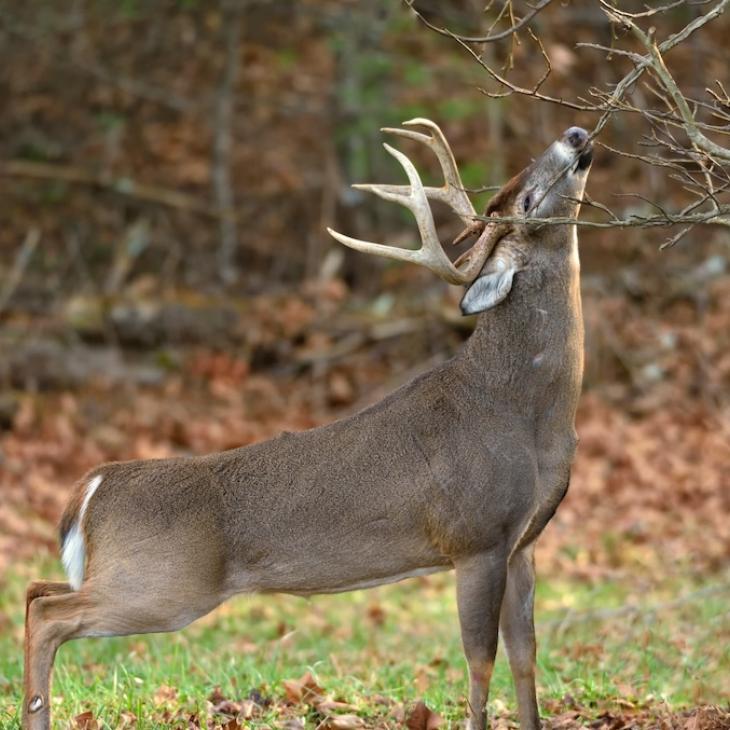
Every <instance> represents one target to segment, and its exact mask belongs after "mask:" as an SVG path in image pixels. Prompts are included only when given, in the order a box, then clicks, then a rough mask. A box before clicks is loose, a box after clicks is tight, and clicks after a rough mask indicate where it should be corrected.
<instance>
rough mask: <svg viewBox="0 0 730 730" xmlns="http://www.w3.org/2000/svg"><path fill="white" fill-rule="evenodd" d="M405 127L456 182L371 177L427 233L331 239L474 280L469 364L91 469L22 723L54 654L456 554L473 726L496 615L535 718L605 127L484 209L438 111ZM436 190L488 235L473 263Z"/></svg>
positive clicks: (45, 701)
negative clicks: (442, 238) (231, 441)
mask: <svg viewBox="0 0 730 730" xmlns="http://www.w3.org/2000/svg"><path fill="white" fill-rule="evenodd" d="M406 125H407V126H409V127H414V126H417V127H420V128H421V129H423V130H425V132H421V131H415V130H413V129H388V130H385V131H388V132H391V133H393V134H396V135H398V136H400V137H404V138H407V139H410V140H415V141H417V142H420V143H423V144H425V145H427V146H428V147H429V148H431V149H432V150H433V151H434V152H435V154H436V156H437V157H438V160H439V161H440V163H441V167H442V169H443V174H444V178H445V184H444V186H443V187H438V188H433V187H424V186H423V185H422V183H421V180H420V178H419V176H418V173H417V172H416V169H415V167H414V166H413V164H412V163H411V162H410V161H409V160H408V158H407V157H406V156H405V155H404V154H403V153H401V152H399V151H398V150H396V149H393V148H392V147H390V146H388V145H386V149H387V150H388V152H389V153H390V154H391V155H393V156H394V157H395V158H396V159H397V160H398V161H399V162H400V163H401V164H402V166H403V168H404V169H405V171H406V173H407V176H408V179H409V185H366V186H360V187H362V188H365V189H367V190H370V191H372V192H374V193H376V194H378V195H380V196H381V197H383V198H385V199H387V200H390V201H394V202H397V203H400V204H402V205H405V206H406V207H407V208H409V209H410V210H411V211H412V212H413V214H414V215H415V218H416V221H417V224H418V228H419V231H420V235H421V239H422V246H421V248H420V249H419V250H404V249H399V248H391V247H389V246H384V245H381V244H376V243H369V242H366V241H360V240H356V239H353V238H349V237H347V236H344V235H341V234H339V233H336V232H334V231H330V233H331V234H332V235H333V236H334V237H335V238H336V239H337V240H338V241H340V242H341V243H343V244H345V245H347V246H350V247H352V248H355V249H358V250H360V251H364V252H366V253H372V254H376V255H380V256H388V257H390V258H396V259H400V260H403V261H411V262H414V263H418V264H422V265H424V266H426V267H428V268H429V269H431V270H432V271H433V272H434V273H436V274H437V275H439V276H440V277H442V278H443V279H445V280H446V281H448V282H450V283H452V284H461V285H465V286H466V287H467V288H466V292H465V294H464V296H463V299H462V301H461V309H462V311H463V312H464V313H465V314H472V313H479V317H478V319H477V323H476V327H475V331H474V333H473V335H472V336H471V338H470V339H469V340H468V341H467V343H466V345H465V346H464V347H463V349H462V350H461V351H460V352H459V354H457V355H456V356H455V357H454V358H453V359H451V360H449V361H448V362H446V363H444V364H442V365H439V366H437V367H435V368H434V369H432V370H431V371H429V372H427V373H426V374H425V375H422V376H420V377H417V378H416V379H414V380H413V381H411V382H410V383H408V384H407V385H405V386H404V387H402V388H400V389H399V390H396V391H395V392H394V393H392V394H391V395H389V396H388V397H386V398H385V399H384V400H382V401H380V402H379V403H377V404H376V405H374V406H372V407H370V408H367V409H365V410H363V411H361V412H359V413H357V414H355V415H353V416H351V417H349V418H345V419H343V420H340V421H336V422H334V423H331V424H330V425H327V426H323V427H321V428H315V429H312V430H309V431H304V432H301V433H284V434H282V435H281V436H279V437H278V438H275V439H273V440H270V441H266V442H264V443H259V444H255V445H252V446H247V447H245V448H240V449H234V450H231V451H225V452H223V453H219V454H213V455H209V456H200V457H191V458H171V459H159V460H158V459H155V460H145V461H130V462H124V463H112V464H104V465H102V466H100V467H98V468H97V469H94V470H92V471H91V472H89V473H88V474H87V475H86V476H85V477H84V478H83V479H82V480H81V481H80V482H79V483H78V485H77V487H76V489H75V492H74V493H73V496H72V498H71V500H70V503H69V505H68V507H67V509H66V511H65V514H64V515H63V518H62V521H61V553H62V561H63V564H64V566H65V569H66V572H67V574H68V583H46V582H35V583H32V584H31V585H30V587H29V589H28V594H27V604H26V605H27V610H26V623H25V680H24V681H25V687H24V689H25V699H24V702H23V727H24V728H28V729H30V730H44V729H46V728H49V726H50V710H51V701H50V697H49V688H50V678H51V671H52V666H53V661H54V657H55V654H56V650H57V649H58V647H59V646H60V645H61V644H63V643H64V642H66V641H69V640H70V639H75V638H79V637H85V636H114V635H124V634H136V633H147V632H159V631H174V630H177V629H180V628H182V627H183V626H185V625H187V624H189V623H190V622H191V621H193V620H195V619H196V618H198V617H200V616H203V615H204V614H206V613H208V612H209V611H211V610H212V609H213V608H215V607H216V606H218V605H219V604H220V603H221V602H222V601H225V600H226V599H227V598H229V597H230V596H232V595H234V594H237V593H246V592H262V593H273V592H283V593H292V594H299V595H309V594H315V593H335V592H339V591H350V590H355V589H360V588H368V587H370V586H376V585H380V584H383V583H390V582H393V581H398V580H401V579H403V578H407V577H409V576H416V575H424V574H427V573H433V572H435V571H442V570H449V569H452V568H453V569H454V570H455V573H456V593H457V602H458V614H459V621H460V624H461V633H462V641H463V646H464V652H465V655H466V660H467V664H468V674H469V695H468V711H469V713H468V714H469V719H468V721H467V725H468V728H469V729H470V730H482V729H483V728H485V727H486V722H487V718H486V705H487V695H488V689H489V681H490V676H491V673H492V666H493V663H494V658H495V652H496V649H497V635H498V629H499V628H501V630H502V633H503V637H504V641H505V644H506V648H507V652H508V656H509V661H510V665H511V670H512V673H513V676H514V682H515V686H516V692H517V699H518V709H519V718H520V724H521V727H522V728H530V729H534V728H538V727H539V725H540V719H539V714H538V706H537V700H536V696H535V631H534V622H533V595H534V586H535V571H534V561H533V548H534V545H535V541H536V539H537V537H538V536H539V535H540V533H541V532H542V530H543V528H544V527H545V525H546V524H547V522H548V521H549V520H550V518H551V517H552V515H553V513H554V512H555V510H556V508H557V506H558V504H559V503H560V501H561V500H562V499H563V496H564V495H565V492H566V490H567V488H568V480H569V473H570V466H571V461H572V459H573V453H574V450H575V447H576V443H577V439H576V434H575V429H574V417H575V411H576V405H577V402H578V396H579V391H580V388H581V378H582V370H583V325H582V319H581V301H580V288H579V262H578V248H577V237H576V230H575V225H574V223H573V222H572V221H574V220H575V218H576V216H577V214H578V210H579V206H580V202H579V201H580V199H581V197H582V193H583V189H584V186H585V181H586V177H587V174H588V170H589V167H590V164H591V158H592V148H591V142H590V139H589V136H588V134H587V133H586V132H585V131H584V130H582V129H580V128H577V127H572V128H570V129H568V130H567V131H566V132H565V133H564V134H563V135H562V136H561V137H560V138H559V139H558V140H556V141H555V142H553V143H552V144H551V145H550V147H548V149H547V150H546V151H545V152H544V153H543V154H542V155H541V156H540V157H539V158H537V159H536V160H535V161H534V162H533V163H532V164H530V165H529V166H528V167H527V168H525V170H523V171H522V172H521V173H520V174H519V175H517V176H516V177H514V178H513V179H512V180H510V181H509V182H508V183H507V184H506V185H505V186H504V187H503V188H502V189H501V190H500V191H499V192H498V193H497V194H496V196H495V197H494V198H493V199H492V201H491V202H490V204H489V207H488V208H487V211H486V216H484V217H483V218H479V217H478V216H476V214H475V212H474V209H473V207H472V205H471V203H470V202H469V198H468V196H467V194H466V192H465V190H464V187H463V185H462V184H461V180H460V178H459V173H458V170H457V167H456V163H455V161H454V158H453V155H452V153H451V150H450V148H449V146H448V143H447V142H446V139H445V138H444V136H443V134H442V133H441V130H440V129H439V128H438V127H437V126H436V125H435V124H434V123H433V122H431V121H429V120H426V119H414V120H412V121H411V122H407V123H406ZM429 199H432V200H439V201H442V202H444V203H447V204H448V205H449V206H450V207H451V208H452V210H453V211H454V212H455V213H456V214H457V215H458V216H459V217H460V218H461V220H462V221H463V222H464V224H465V225H466V234H474V235H475V236H476V237H477V240H476V242H475V243H474V245H473V246H472V247H471V248H470V250H469V251H468V252H467V254H466V255H464V256H462V257H461V258H460V259H459V260H457V262H456V263H452V262H451V261H450V259H449V257H448V256H447V255H446V254H445V253H444V250H443V249H442V247H441V245H440V243H439V240H438V237H437V234H436V228H435V225H434V220H433V216H432V212H431V209H430V206H429ZM548 218H559V219H562V221H563V222H562V223H561V224H559V225H552V224H551V225H547V224H546V223H544V222H543V221H544V220H545V219H548ZM504 219H507V220H504ZM566 221H567V222H566ZM466 234H465V235H466ZM463 237H464V236H461V237H460V238H463Z"/></svg>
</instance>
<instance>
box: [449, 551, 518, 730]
mask: <svg viewBox="0 0 730 730" xmlns="http://www.w3.org/2000/svg"><path fill="white" fill-rule="evenodd" d="M455 567H456V599H457V603H458V608H459V622H460V624H461V638H462V642H463V644H464V653H465V654H466V661H467V664H468V666H469V719H468V721H467V730H485V728H486V727H487V699H488V696H489V682H490V680H491V678H492V669H493V668H494V657H495V655H496V653H497V639H498V635H499V611H500V607H501V605H502V597H503V595H504V586H505V580H506V573H507V558H506V555H505V551H504V550H502V549H494V550H491V551H489V552H487V553H481V554H479V555H475V556H472V557H469V558H464V559H461V560H459V561H458V562H456V564H455Z"/></svg>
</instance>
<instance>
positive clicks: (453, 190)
mask: <svg viewBox="0 0 730 730" xmlns="http://www.w3.org/2000/svg"><path fill="white" fill-rule="evenodd" d="M403 126H408V127H415V126H420V127H427V128H428V129H429V130H430V131H431V134H423V133H422V132H414V131H412V130H410V129H398V128H396V127H383V128H382V129H381V130H380V131H381V132H387V133H388V134H394V135H396V136H397V137H403V138H404V139H412V140H414V141H416V142H420V143H421V144H425V145H426V146H427V147H429V148H430V149H431V150H432V151H433V153H434V154H435V155H436V158H437V159H438V161H439V164H440V165H441V171H442V173H443V176H444V185H443V186H442V187H439V188H432V187H427V188H424V190H425V192H426V195H427V196H428V197H429V198H430V199H431V200H440V201H441V202H442V203H446V205H448V206H449V207H450V208H451V209H452V210H453V211H454V212H455V213H456V214H457V215H458V216H459V218H461V220H462V221H463V222H464V223H465V224H467V225H470V224H472V223H473V222H474V216H475V215H476V212H475V211H474V206H472V204H471V200H469V196H468V195H467V194H466V191H465V190H464V184H463V183H462V182H461V176H460V175H459V170H458V168H457V167H456V160H455V159H454V155H453V153H452V151H451V147H449V143H448V142H447V141H446V137H445V136H444V133H443V132H442V131H441V128H440V127H439V126H438V124H436V123H435V122H432V121H431V120H430V119H424V118H422V117H417V118H415V119H409V120H408V121H407V122H403Z"/></svg>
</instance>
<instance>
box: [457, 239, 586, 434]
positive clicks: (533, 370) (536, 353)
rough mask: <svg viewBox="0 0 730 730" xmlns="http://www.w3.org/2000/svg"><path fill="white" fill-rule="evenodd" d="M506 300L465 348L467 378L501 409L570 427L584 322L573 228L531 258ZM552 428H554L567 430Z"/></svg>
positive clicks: (484, 319) (580, 373)
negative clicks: (547, 418) (542, 416)
mask: <svg viewBox="0 0 730 730" xmlns="http://www.w3.org/2000/svg"><path fill="white" fill-rule="evenodd" d="M526 260H527V263H526V264H525V268H524V269H523V270H521V271H520V272H519V273H517V274H516V276H515V280H514V284H513V287H512V291H511V292H510V294H509V295H508V296H507V298H506V299H505V300H504V301H503V302H501V303H500V304H498V305H497V306H495V307H494V308H493V309H490V310H488V311H486V312H484V313H482V314H481V315H479V318H478V321H477V325H476V328H475V331H474V333H473V335H472V336H471V338H470V339H469V341H468V343H467V345H466V347H465V348H464V350H463V354H462V358H461V365H462V368H463V372H464V377H465V378H467V379H468V380H469V381H470V385H471V386H472V387H473V389H474V392H478V393H481V394H482V396H483V397H482V402H483V404H484V406H485V408H486V410H487V411H491V410H492V409H493V408H494V407H495V404H501V405H504V406H507V407H510V408H514V409H515V411H516V412H521V413H524V414H526V415H528V416H529V415H533V416H534V417H539V416H540V413H550V414H552V415H553V416H554V417H555V419H557V421H559V422H561V423H562V422H565V423H568V422H569V423H570V424H571V426H572V423H573V421H574V418H575V409H576V407H577V402H578V396H579V393H580V388H581V382H582V377H583V318H582V312H581V299H580V263H579V258H578V244H577V238H576V234H575V229H574V227H572V228H571V229H570V230H569V231H568V235H567V236H566V235H565V231H563V241H562V242H560V243H558V244H557V245H554V246H539V247H535V248H534V249H533V250H531V251H530V252H529V256H527V258H526ZM561 423H558V424H556V423H553V424H552V426H556V425H561Z"/></svg>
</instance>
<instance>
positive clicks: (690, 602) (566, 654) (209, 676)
mask: <svg viewBox="0 0 730 730" xmlns="http://www.w3.org/2000/svg"><path fill="white" fill-rule="evenodd" d="M23 573H25V571H23ZM58 574H59V571H58V568H57V566H56V564H55V563H46V564H44V565H41V566H39V568H38V570H37V572H36V575H35V577H39V576H42V577H48V578H52V577H58ZM26 582H27V576H21V575H20V574H19V573H17V572H16V573H12V574H11V575H9V576H8V577H7V578H6V582H5V585H4V590H2V594H1V595H0V626H3V625H4V628H3V631H2V636H1V637H0V727H2V728H16V727H18V726H19V725H18V717H19V711H18V709H17V708H18V705H19V702H20V693H21V679H22V633H23V607H24V600H23V593H24V588H25V583H26ZM678 597H681V598H680V599H679V600H678ZM728 598H730V582H728V580H727V578H725V579H722V578H720V577H718V576H715V577H714V578H713V579H712V582H711V583H710V582H705V583H704V584H703V583H697V582H694V581H690V580H689V579H685V580H678V579H674V580H671V581H668V582H666V583H664V584H660V585H651V586H637V585H631V586H629V585H626V584H622V583H618V582H603V583H600V584H599V585H598V586H596V587H591V586H590V585H588V584H586V583H582V582H561V581H559V580H554V579H553V580H550V581H543V582H541V583H540V585H539V589H538V598H537V621H538V644H539V657H538V668H539V669H538V671H539V678H538V681H539V689H540V698H541V702H542V704H543V707H544V708H545V707H547V708H548V709H550V707H551V706H553V707H555V706H557V704H558V703H560V704H561V705H565V704H566V703H567V704H571V703H575V704H576V705H578V706H580V707H584V708H585V707H588V708H590V707H595V708H597V709H598V708H600V707H604V706H606V704H608V705H610V704H611V703H617V702H618V703H619V704H620V703H621V702H624V703H626V702H630V703H643V702H651V701H658V700H661V701H663V702H665V703H667V704H669V705H670V706H672V707H683V706H690V705H693V704H698V703H721V702H723V701H725V700H724V698H725V697H726V696H727V694H726V693H727V692H728V689H729V688H728V686H727V677H728V676H730V648H729V647H730V621H729V618H728V603H729V601H728ZM3 616H4V617H5V621H4V622H3ZM306 671H311V672H312V673H313V674H314V675H315V676H316V677H317V679H318V681H319V684H320V685H322V686H323V687H324V688H325V689H326V691H327V692H328V693H331V694H332V695H334V696H335V697H336V698H337V699H338V700H343V701H345V702H348V703H351V704H353V705H354V706H355V708H356V709H355V710H353V711H352V712H356V714H358V715H360V716H361V717H363V718H366V719H367V718H371V720H373V719H374V718H376V717H382V716H383V714H384V713H385V712H386V710H385V709H384V708H385V707H386V706H387V701H388V700H391V701H393V702H394V703H403V702H406V703H407V702H412V701H415V700H416V699H419V698H422V699H424V700H425V702H426V704H427V705H428V706H429V707H431V708H432V709H434V710H436V711H438V712H440V713H441V714H442V715H443V716H444V717H445V718H446V720H447V721H449V722H456V721H457V720H458V719H459V718H461V716H462V713H463V707H464V693H465V689H466V679H465V671H464V660H463V658H462V654H461V645H460V640H459V635H458V627H457V621H456V607H455V602H454V597H453V576H452V575H451V574H443V575H439V576H435V577H431V578H428V579H417V580H412V581H407V582H404V583H401V584H399V585H395V586H387V587H383V588H379V589H376V590H372V591H368V592H362V591H361V592H356V593H351V594H343V595H339V596H322V597H315V598H312V599H302V598H295V597H290V596H266V597H263V596H253V597H239V598H237V599H234V600H232V601H230V602H228V603H227V604H225V605H224V606H222V607H221V608H220V609H218V610H217V611H215V612H214V613H213V614H211V615H209V616H207V617H205V618H204V619H201V620H200V621H198V622H197V623H195V624H193V625H192V626H191V627H189V628H188V629H186V630H185V631H182V632H178V633H176V634H169V635H154V636H145V637H129V638H123V639H84V640H79V641H76V642H72V643H70V644H67V645H65V646H63V647H62V648H61V650H60V651H59V655H58V657H57V659H56V672H55V679H54V688H53V695H54V717H55V719H56V724H57V725H58V726H59V727H62V726H65V725H64V723H66V722H68V720H69V719H71V718H73V717H74V716H76V715H78V714H80V713H82V712H84V711H86V710H92V711H93V712H94V714H95V716H97V717H99V718H102V719H103V721H104V723H105V725H104V726H105V727H111V728H116V727H118V726H120V725H121V724H122V722H123V713H125V712H127V713H130V712H131V713H133V714H134V715H135V716H136V718H137V725H136V727H138V728H151V727H161V726H164V723H163V722H162V721H161V720H160V718H161V717H163V713H164V710H165V708H166V707H170V708H171V709H173V710H176V711H177V710H180V709H183V710H185V711H186V712H187V711H189V712H191V713H193V712H196V713H200V714H202V715H205V713H206V712H207V711H208V709H207V706H206V702H205V700H206V698H207V697H209V696H210V694H211V692H212V691H213V689H214V688H215V687H220V688H221V693H222V694H223V695H224V696H225V697H227V698H231V699H241V698H245V697H247V696H248V694H249V692H250V691H251V690H252V689H256V690H257V691H258V692H260V693H261V695H263V696H264V697H268V698H271V699H272V700H273V704H272V705H271V707H269V708H268V709H267V710H266V711H265V712H264V713H263V715H261V716H259V717H258V719H257V722H258V724H259V725H262V726H268V725H271V724H273V723H275V722H276V717H277V715H278V714H279V713H280V712H281V710H282V707H284V705H283V700H284V698H285V692H284V687H283V684H282V683H283V681H284V680H287V679H295V678H298V677H300V676H301V675H302V674H304V673H305V672H306ZM723 683H724V684H723ZM165 686H167V687H172V688H175V690H177V695H176V697H174V698H173V699H172V700H170V702H171V704H170V705H166V704H165V702H164V700H162V699H161V698H160V695H159V690H160V688H163V687H165ZM156 693H157V694H158V698H157V701H156V700H155V695H156ZM384 698H385V699H384ZM491 702H492V705H493V708H496V709H498V710H499V709H503V708H505V707H506V708H508V709H513V708H514V699H513V693H512V687H511V679H510V676H509V671H508V668H507V666H506V661H505V659H504V656H503V655H502V653H501V652H500V657H499V660H498V664H497V666H496V669H495V675H494V679H493V684H492V692H491ZM551 703H552V705H551ZM312 727H314V725H312Z"/></svg>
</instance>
